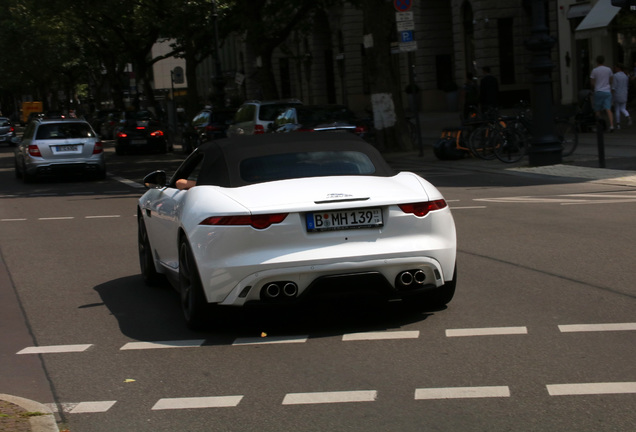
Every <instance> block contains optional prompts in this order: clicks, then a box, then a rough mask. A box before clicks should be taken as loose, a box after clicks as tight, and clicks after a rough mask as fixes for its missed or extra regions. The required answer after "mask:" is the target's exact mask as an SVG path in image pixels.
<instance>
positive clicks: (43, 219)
mask: <svg viewBox="0 0 636 432" xmlns="http://www.w3.org/2000/svg"><path fill="white" fill-rule="evenodd" d="M70 219H75V218H74V217H73V216H61V217H46V218H38V220H40V221H51V220H70Z"/></svg>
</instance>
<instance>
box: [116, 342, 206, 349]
mask: <svg viewBox="0 0 636 432" xmlns="http://www.w3.org/2000/svg"><path fill="white" fill-rule="evenodd" d="M203 342H205V339H194V340H177V341H157V342H128V343H127V344H126V345H124V346H123V347H121V348H119V349H120V350H121V351H124V350H143V349H160V348H191V347H200V346H201V345H203Z"/></svg>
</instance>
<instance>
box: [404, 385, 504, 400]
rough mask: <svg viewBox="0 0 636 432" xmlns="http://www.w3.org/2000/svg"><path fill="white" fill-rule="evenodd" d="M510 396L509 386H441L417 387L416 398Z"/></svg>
mask: <svg viewBox="0 0 636 432" xmlns="http://www.w3.org/2000/svg"><path fill="white" fill-rule="evenodd" d="M492 397H510V388H509V387H508V386H489V387H440V388H420V389H415V400H427V399H471V398H492Z"/></svg>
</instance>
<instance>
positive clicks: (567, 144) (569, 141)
mask: <svg viewBox="0 0 636 432" xmlns="http://www.w3.org/2000/svg"><path fill="white" fill-rule="evenodd" d="M554 133H555V134H556V136H557V138H558V139H559V141H560V142H561V149H562V150H561V155H562V156H570V155H571V154H572V153H574V150H576V147H577V146H578V145H579V134H578V132H577V131H576V126H575V125H574V124H573V123H570V122H568V121H567V120H557V121H556V122H555V124H554Z"/></svg>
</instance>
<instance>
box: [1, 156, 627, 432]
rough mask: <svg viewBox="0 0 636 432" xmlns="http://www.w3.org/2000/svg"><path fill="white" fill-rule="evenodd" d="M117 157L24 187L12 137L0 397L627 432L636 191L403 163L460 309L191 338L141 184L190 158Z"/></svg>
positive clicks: (308, 423)
mask: <svg viewBox="0 0 636 432" xmlns="http://www.w3.org/2000/svg"><path fill="white" fill-rule="evenodd" d="M107 151H108V164H109V173H110V175H109V177H108V178H107V179H106V180H105V181H78V180H62V181H53V182H39V183H35V184H28V185H25V184H23V183H21V182H19V181H18V180H16V179H15V178H14V174H13V161H12V153H11V150H10V149H7V148H6V147H3V148H0V184H1V185H2V186H1V187H0V203H1V205H0V254H1V256H0V258H2V261H3V263H4V266H2V265H0V284H1V286H0V324H1V328H2V330H3V331H2V336H1V338H2V339H1V340H2V343H1V344H0V360H1V361H2V368H0V393H7V394H13V395H16V396H21V397H25V398H29V399H34V400H37V401H39V402H42V403H45V404H51V406H52V407H54V408H56V409H57V411H58V412H57V416H58V420H59V422H60V426H61V427H62V428H68V429H69V430H71V431H73V432H93V431H94V432H101V431H108V432H112V431H135V432H141V431H153V432H154V431H173V430H179V431H365V432H366V431H423V430H426V431H512V430H514V431H546V430H550V431H574V430H576V431H628V430H633V428H634V425H635V424H636V411H635V410H634V409H633V407H634V406H635V404H636V366H635V363H634V358H636V313H635V312H636V276H635V275H634V272H633V253H632V251H633V250H634V249H633V248H634V240H635V239H636V227H635V226H634V224H633V215H634V213H635V212H636V188H634V187H625V186H618V185H608V184H600V183H593V182H583V181H578V180H573V179H559V178H555V177H545V176H530V175H510V174H503V173H496V172H490V173H486V172H478V171H473V170H470V169H467V168H461V169H455V168H453V167H452V165H450V164H439V165H436V164H431V163H427V164H425V163H422V162H421V161H420V160H418V159H411V160H404V159H399V158H396V159H395V160H394V161H393V162H394V163H395V164H399V165H401V166H402V167H404V168H408V169H412V170H416V171H419V172H421V173H422V174H424V176H425V177H427V178H428V179H429V180H430V181H431V182H432V183H434V184H435V185H437V186H438V187H439V188H440V189H441V190H442V192H443V193H444V195H445V197H446V198H447V200H448V201H449V203H450V206H451V209H452V211H453V215H454V217H455V221H456V224H457V229H458V241H459V245H458V249H459V253H458V267H459V270H458V271H459V282H458V287H457V294H456V297H455V299H454V300H453V301H452V302H451V303H450V305H449V307H448V308H447V309H445V310H441V311H424V312H418V311H412V310H408V309H407V308H404V307H403V306H402V305H399V304H391V305H389V306H385V307H380V308H378V307H374V306H372V305H359V306H357V307H352V306H350V305H349V306H340V305H331V306H316V307H313V308H307V309H303V310H301V311H238V312H236V313H234V314H232V315H231V316H230V317H229V318H228V325H227V327H226V328H223V329H217V330H209V331H205V332H192V331H190V330H188V329H187V328H186V327H185V325H184V324H183V320H182V318H181V314H180V310H179V307H178V303H177V298H176V293H174V292H173V291H172V290H171V289H170V288H168V287H160V288H158V289H150V288H148V287H145V286H144V284H143V282H142V280H141V277H140V276H139V269H138V260H137V246H136V241H137V238H136V221H135V205H136V200H137V198H138V197H139V196H140V195H141V193H142V192H143V189H141V188H139V183H140V182H141V179H142V178H143V176H144V174H146V173H148V172H150V171H152V170H154V169H166V170H168V171H171V170H173V169H174V168H176V166H177V164H178V162H179V160H180V159H182V158H183V156H182V155H180V154H176V155H170V154H169V155H165V156H164V155H160V156H156V155H155V156H153V155H150V156H143V155H138V156H126V157H116V156H115V155H114V152H113V149H112V148H111V147H108V149H107ZM0 264H1V263H0Z"/></svg>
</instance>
